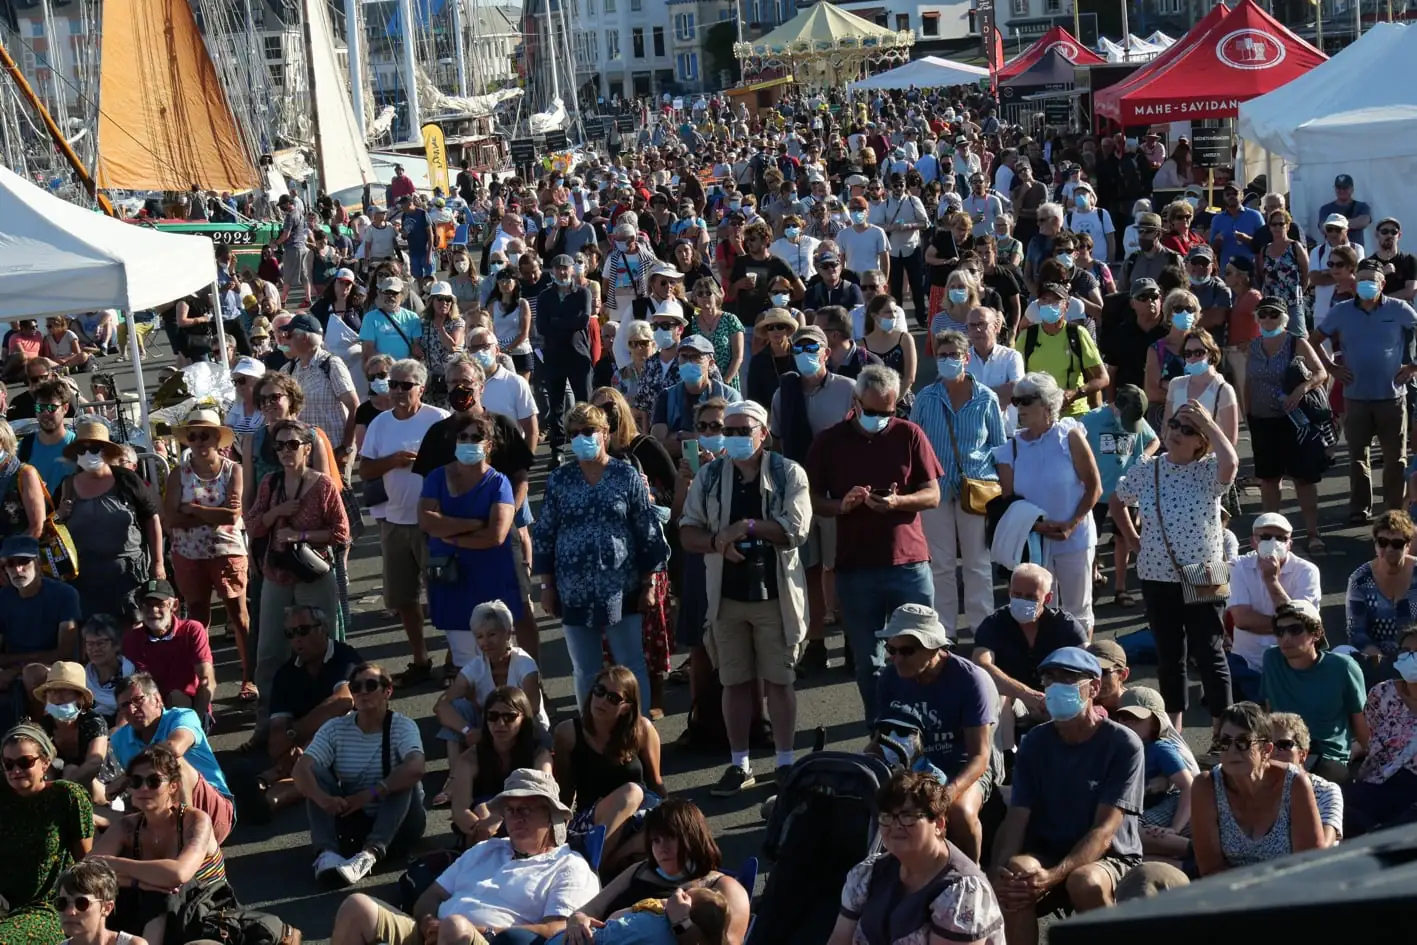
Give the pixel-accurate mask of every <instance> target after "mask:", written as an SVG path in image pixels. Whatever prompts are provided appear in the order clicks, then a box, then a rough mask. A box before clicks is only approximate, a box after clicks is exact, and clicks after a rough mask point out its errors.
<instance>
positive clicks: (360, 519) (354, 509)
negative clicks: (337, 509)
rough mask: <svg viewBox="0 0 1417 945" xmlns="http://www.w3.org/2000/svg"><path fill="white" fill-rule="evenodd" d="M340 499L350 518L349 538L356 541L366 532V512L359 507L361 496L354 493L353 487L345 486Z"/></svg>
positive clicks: (345, 512)
mask: <svg viewBox="0 0 1417 945" xmlns="http://www.w3.org/2000/svg"><path fill="white" fill-rule="evenodd" d="M339 501H340V504H341V505H343V506H344V515H345V518H347V519H349V540H350V542H351V543H353V542H356V541H358V540H359V537H360V536H361V535H363V534H364V513H363V510H361V509H360V508H359V496H357V495H355V494H354V489H353V488H351V487H350V486H345V487H344V488H343V489H341V490H340V491H339Z"/></svg>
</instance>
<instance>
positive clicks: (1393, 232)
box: [1276, 229, 1398, 744]
mask: <svg viewBox="0 0 1417 945" xmlns="http://www.w3.org/2000/svg"><path fill="white" fill-rule="evenodd" d="M1397 234H1398V231H1397V230H1390V229H1389V230H1378V235H1379V236H1396V235H1397ZM1276 744H1277V743H1276Z"/></svg>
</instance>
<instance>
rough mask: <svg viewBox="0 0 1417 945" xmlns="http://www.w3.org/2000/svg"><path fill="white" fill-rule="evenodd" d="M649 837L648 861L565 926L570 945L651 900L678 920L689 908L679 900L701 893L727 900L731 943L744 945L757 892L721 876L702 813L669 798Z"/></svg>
mask: <svg viewBox="0 0 1417 945" xmlns="http://www.w3.org/2000/svg"><path fill="white" fill-rule="evenodd" d="M644 836H645V843H646V844H647V845H648V847H649V851H650V853H649V858H648V859H646V860H643V861H641V862H638V863H634V864H632V865H630V866H628V867H626V868H625V870H624V871H623V872H622V873H620V875H619V876H616V877H615V878H614V879H613V880H611V881H610V883H609V884H607V885H606V886H605V888H604V889H602V890H601V891H600V895H598V896H596V897H595V898H594V899H592V900H591V901H590V902H588V903H586V904H585V905H584V906H582V907H581V908H580V909H578V910H576V912H575V913H574V914H572V916H571V917H570V918H569V919H567V920H566V945H586V943H589V942H591V941H592V930H593V929H594V928H595V927H596V926H597V924H598V923H600V922H601V921H602V920H604V921H607V922H609V921H612V920H613V918H614V916H615V915H616V914H617V913H619V912H620V911H622V910H625V909H630V908H633V907H635V905H636V903H640V902H642V901H644V900H647V899H648V900H658V901H661V902H663V903H664V909H665V913H666V914H668V915H670V917H671V919H677V918H678V917H679V915H678V913H682V912H683V911H685V910H684V906H685V905H686V904H685V903H684V902H683V901H682V899H681V898H680V897H679V895H678V894H679V893H681V892H689V893H692V892H694V891H696V890H701V889H711V890H713V891H714V892H716V893H718V894H720V895H721V896H722V897H723V899H724V901H725V903H726V906H727V910H728V921H727V927H726V930H725V932H726V941H727V942H728V945H742V942H743V939H744V937H745V936H746V935H747V933H748V913H749V906H750V904H751V903H750V898H751V896H752V890H746V889H744V888H743V887H742V885H740V884H739V882H738V880H736V879H734V878H733V877H732V876H729V875H727V874H726V873H723V872H721V871H720V869H719V867H720V866H721V864H722V860H723V857H722V854H721V853H720V852H719V849H718V844H717V843H715V842H714V839H713V833H712V831H711V830H710V829H709V824H708V820H707V819H706V818H705V817H704V815H703V812H702V811H701V810H699V809H698V808H697V807H695V806H694V803H693V802H692V801H688V800H685V799H683V798H678V797H670V798H666V799H665V800H664V802H663V803H662V804H660V805H659V806H658V807H656V808H655V809H654V810H652V811H650V812H649V813H647V814H646V815H645V825H644ZM695 925H698V922H697V921H696V922H695ZM700 931H703V929H702V928H700Z"/></svg>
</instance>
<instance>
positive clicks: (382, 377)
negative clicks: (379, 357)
mask: <svg viewBox="0 0 1417 945" xmlns="http://www.w3.org/2000/svg"><path fill="white" fill-rule="evenodd" d="M367 377H368V378H369V380H371V381H386V380H388V379H389V372H388V371H380V372H379V373H378V374H369V375H367Z"/></svg>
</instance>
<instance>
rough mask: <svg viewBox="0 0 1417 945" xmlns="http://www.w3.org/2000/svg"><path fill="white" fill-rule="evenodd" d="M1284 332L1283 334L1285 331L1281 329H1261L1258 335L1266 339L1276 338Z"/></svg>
mask: <svg viewBox="0 0 1417 945" xmlns="http://www.w3.org/2000/svg"><path fill="white" fill-rule="evenodd" d="M1284 332H1285V329H1283V328H1261V329H1260V334H1261V335H1263V336H1264V337H1266V338H1278V337H1279V336H1280V335H1282V334H1284Z"/></svg>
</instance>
